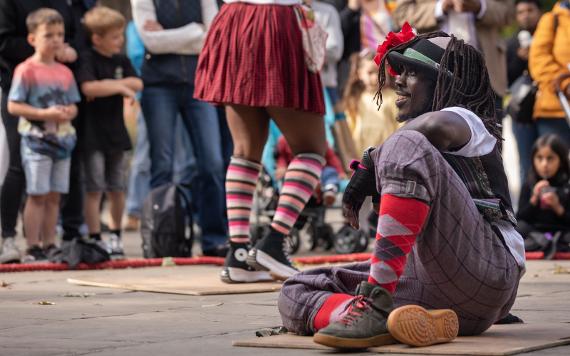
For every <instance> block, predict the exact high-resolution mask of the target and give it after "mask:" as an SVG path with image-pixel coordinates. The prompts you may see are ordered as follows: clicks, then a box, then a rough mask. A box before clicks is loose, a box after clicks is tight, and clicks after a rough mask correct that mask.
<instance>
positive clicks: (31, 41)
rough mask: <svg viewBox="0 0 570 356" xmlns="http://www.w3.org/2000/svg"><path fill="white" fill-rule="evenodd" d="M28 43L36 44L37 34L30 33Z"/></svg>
mask: <svg viewBox="0 0 570 356" xmlns="http://www.w3.org/2000/svg"><path fill="white" fill-rule="evenodd" d="M27 40H28V43H29V44H30V46H32V47H33V46H34V43H35V42H36V35H35V34H34V33H33V32H32V33H28V37H27Z"/></svg>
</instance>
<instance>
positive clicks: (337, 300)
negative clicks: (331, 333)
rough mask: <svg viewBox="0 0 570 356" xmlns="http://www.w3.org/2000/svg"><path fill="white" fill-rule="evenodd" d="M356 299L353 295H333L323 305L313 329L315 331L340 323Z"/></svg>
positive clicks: (314, 320) (314, 321) (315, 319)
mask: <svg viewBox="0 0 570 356" xmlns="http://www.w3.org/2000/svg"><path fill="white" fill-rule="evenodd" d="M352 299H354V296H353V295H349V294H343V293H334V294H331V295H330V296H329V297H328V298H327V300H325V302H324V303H323V305H322V306H321V308H320V309H319V311H318V312H317V314H316V315H315V318H314V319H313V328H314V329H315V331H319V330H320V329H322V328H324V327H326V326H327V325H329V324H330V323H334V322H335V321H339V320H340V319H342V317H343V316H344V314H346V312H347V311H348V308H347V307H348V305H349V304H350V302H351V301H352Z"/></svg>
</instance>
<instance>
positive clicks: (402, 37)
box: [374, 22, 416, 76]
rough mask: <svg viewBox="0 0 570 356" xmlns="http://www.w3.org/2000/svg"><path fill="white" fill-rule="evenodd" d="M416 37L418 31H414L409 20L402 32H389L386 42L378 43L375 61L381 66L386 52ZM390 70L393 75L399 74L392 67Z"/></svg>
mask: <svg viewBox="0 0 570 356" xmlns="http://www.w3.org/2000/svg"><path fill="white" fill-rule="evenodd" d="M415 37H416V33H415V32H414V29H413V28H412V26H410V24H409V23H407V22H406V23H404V26H402V30H401V31H400V32H398V33H394V32H390V33H388V35H387V36H386V39H385V40H384V42H382V44H381V45H378V48H376V56H374V62H375V63H376V65H378V66H379V65H380V63H381V62H382V58H384V56H385V55H386V53H388V51H389V50H391V49H392V48H394V47H396V46H399V45H401V44H402V43H406V42H409V41H411V40H412V39H414V38H415ZM388 72H389V73H390V74H391V75H393V76H396V75H397V73H396V72H394V70H393V69H392V68H388Z"/></svg>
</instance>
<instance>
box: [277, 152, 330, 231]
mask: <svg viewBox="0 0 570 356" xmlns="http://www.w3.org/2000/svg"><path fill="white" fill-rule="evenodd" d="M324 163H325V160H324V158H323V156H320V155H318V154H314V153H301V154H298V155H297V156H295V158H294V159H293V160H292V161H291V163H289V167H287V171H286V172H285V181H284V183H283V188H282V189H281V195H280V196H279V201H278V202H277V211H276V212H275V216H274V217H273V221H272V223H271V227H272V228H273V229H274V230H276V231H277V232H280V233H282V234H283V235H288V234H289V231H290V230H291V228H292V227H293V225H294V224H295V222H296V221H297V217H298V216H299V214H300V213H301V211H303V209H304V208H305V204H307V201H309V198H310V197H311V195H312V194H313V192H314V191H315V187H316V186H317V184H318V183H319V179H320V177H321V172H322V170H323V165H324Z"/></svg>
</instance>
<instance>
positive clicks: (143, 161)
mask: <svg viewBox="0 0 570 356" xmlns="http://www.w3.org/2000/svg"><path fill="white" fill-rule="evenodd" d="M174 151H175V154H174V181H175V182H177V183H188V182H191V181H192V177H193V175H194V173H195V172H196V158H195V157H194V151H193V149H192V144H191V142H190V137H189V136H188V132H187V131H186V129H185V128H184V125H183V124H182V120H181V119H179V120H176V147H175V148H174ZM149 191H150V144H149V142H148V135H147V130H146V123H145V121H144V116H143V113H142V112H140V113H139V115H138V117H137V142H136V144H135V151H134V154H133V159H132V162H131V174H130V176H129V188H128V192H127V202H126V204H127V213H128V214H129V215H131V216H135V217H140V216H141V213H142V207H143V203H144V199H145V198H146V196H147V195H148V193H149Z"/></svg>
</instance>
